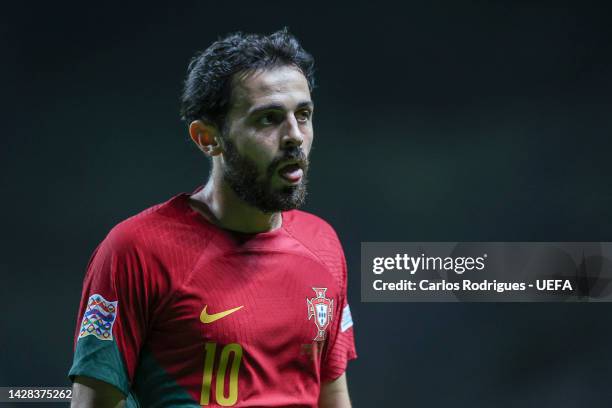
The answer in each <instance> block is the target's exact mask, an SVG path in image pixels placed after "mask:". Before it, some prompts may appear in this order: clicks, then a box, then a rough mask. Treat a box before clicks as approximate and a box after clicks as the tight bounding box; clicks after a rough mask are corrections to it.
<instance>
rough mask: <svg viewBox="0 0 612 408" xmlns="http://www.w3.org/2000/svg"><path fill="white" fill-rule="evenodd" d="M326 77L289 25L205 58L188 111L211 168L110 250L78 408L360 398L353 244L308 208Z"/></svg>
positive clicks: (223, 44)
mask: <svg viewBox="0 0 612 408" xmlns="http://www.w3.org/2000/svg"><path fill="white" fill-rule="evenodd" d="M313 81H314V78H313V59H312V57H311V56H310V55H309V54H308V53H306V52H305V51H304V50H303V49H302V47H301V46H300V45H299V43H298V42H297V40H296V39H295V38H294V37H293V36H291V35H290V34H289V33H288V32H287V31H286V30H282V31H279V32H276V33H274V34H271V35H269V36H259V35H242V34H240V33H238V34H234V35H231V36H228V37H226V38H224V39H222V40H219V41H217V42H215V43H214V44H212V45H211V46H210V47H209V48H208V49H207V50H206V51H204V52H203V53H201V54H199V55H196V57H195V58H194V59H193V60H192V61H191V63H190V65H189V69H188V76H187V80H186V82H185V90H184V94H183V99H182V102H183V103H182V114H183V118H184V119H185V120H186V122H187V123H188V124H189V134H190V136H191V139H192V140H193V142H194V143H195V144H196V145H197V147H198V148H199V149H200V150H201V151H202V152H203V153H204V154H205V155H206V156H208V157H209V158H211V162H212V171H211V174H210V177H209V179H208V182H207V183H206V185H205V186H204V187H203V188H201V189H199V190H197V191H196V192H194V193H193V194H192V195H189V194H180V195H178V196H176V197H174V198H172V199H171V200H169V201H167V202H165V203H163V204H159V205H157V206H155V207H152V208H150V209H148V210H146V211H144V212H142V213H140V214H138V215H136V216H134V217H132V218H129V219H128V220H126V221H124V222H122V223H120V224H119V225H117V226H116V227H115V228H114V229H113V230H112V231H111V232H110V233H109V235H108V236H107V237H106V239H105V240H104V241H103V242H102V243H101V244H100V245H99V246H98V248H97V249H96V251H95V253H94V255H93V257H92V259H91V261H90V263H89V266H88V271H87V274H86V277H85V282H84V288H83V296H82V300H81V306H80V313H79V318H78V321H77V330H76V340H75V357H74V363H73V366H72V368H71V370H70V374H69V375H70V378H71V379H72V380H73V381H74V392H73V399H72V406H77V407H121V406H126V405H127V406H138V404H140V405H141V406H147V407H177V406H180V407H199V406H209V407H218V406H237V407H238V406H240V407H246V406H257V407H272V406H274V407H286V406H296V407H297V406H300V407H315V406H320V407H343V408H344V407H350V402H349V397H348V389H347V385H346V376H345V373H344V372H345V369H346V365H347V361H348V360H350V359H353V358H355V357H356V354H355V349H354V341H353V329H352V320H351V316H350V310H349V308H348V304H347V299H346V265H345V261H344V255H343V252H342V248H341V246H340V243H339V241H338V238H337V236H336V234H335V232H334V231H333V229H332V228H331V227H330V226H329V225H328V224H326V223H325V222H324V221H322V220H321V219H319V218H317V217H315V216H313V215H310V214H307V213H305V212H301V211H297V210H295V208H297V207H299V206H300V205H301V204H302V203H303V202H304V199H305V195H306V177H307V174H308V165H309V162H308V155H309V152H310V149H311V146H312V141H313V128H312V114H313V103H312V100H311V97H310V91H311V89H312V87H313Z"/></svg>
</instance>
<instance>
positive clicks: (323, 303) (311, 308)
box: [306, 288, 334, 341]
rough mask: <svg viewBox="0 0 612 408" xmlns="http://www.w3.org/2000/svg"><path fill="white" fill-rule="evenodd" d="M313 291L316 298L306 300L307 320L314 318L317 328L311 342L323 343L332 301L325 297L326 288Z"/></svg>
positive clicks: (331, 311) (330, 314)
mask: <svg viewBox="0 0 612 408" xmlns="http://www.w3.org/2000/svg"><path fill="white" fill-rule="evenodd" d="M312 290H314V291H315V293H316V296H315V297H313V298H311V299H308V298H306V306H307V307H308V320H310V319H311V318H312V317H313V316H314V323H315V325H316V326H317V335H316V336H315V338H314V339H313V340H316V341H323V340H325V337H326V331H325V330H326V329H327V327H328V326H329V323H330V322H331V319H332V315H333V310H334V300H333V299H329V298H326V297H325V292H327V288H312Z"/></svg>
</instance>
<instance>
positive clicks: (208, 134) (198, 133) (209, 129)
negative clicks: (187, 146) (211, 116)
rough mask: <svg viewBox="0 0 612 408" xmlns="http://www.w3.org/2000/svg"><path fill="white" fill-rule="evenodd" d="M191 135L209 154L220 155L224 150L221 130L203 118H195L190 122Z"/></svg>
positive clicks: (202, 149)
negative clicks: (220, 141) (220, 138)
mask: <svg viewBox="0 0 612 408" xmlns="http://www.w3.org/2000/svg"><path fill="white" fill-rule="evenodd" d="M189 136H190V137H191V140H193V142H194V143H195V144H196V146H198V149H200V150H201V151H202V152H204V154H205V155H207V156H211V157H212V156H218V155H219V154H221V153H222V152H223V149H222V148H221V144H220V143H219V137H220V134H219V130H218V129H217V127H216V126H214V125H211V124H209V123H206V122H204V121H202V120H194V121H193V122H191V123H190V124H189Z"/></svg>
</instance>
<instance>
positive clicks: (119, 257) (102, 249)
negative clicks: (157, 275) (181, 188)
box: [94, 196, 209, 273]
mask: <svg viewBox="0 0 612 408" xmlns="http://www.w3.org/2000/svg"><path fill="white" fill-rule="evenodd" d="M179 199H180V196H176V197H173V198H172V199H170V200H168V201H166V202H164V203H160V204H157V205H154V206H152V207H149V208H147V209H145V210H143V211H141V212H140V213H138V214H136V215H134V216H132V217H129V218H127V219H126V220H124V221H122V222H120V223H118V224H117V225H115V226H114V227H113V228H112V229H111V230H110V232H109V233H108V235H107V236H106V237H105V238H104V240H103V241H102V242H101V243H100V245H99V246H98V248H97V249H96V252H95V254H94V258H98V259H99V261H103V262H105V263H108V261H110V260H112V261H113V262H115V263H117V262H119V263H128V264H130V265H132V266H137V267H138V269H141V270H142V271H143V272H146V271H149V272H150V270H151V269H153V270H165V271H177V270H178V271H183V270H185V269H188V267H189V264H190V263H191V262H195V259H194V257H195V256H197V255H198V254H199V253H201V250H202V248H204V247H205V246H206V244H207V243H208V240H209V237H208V235H209V234H206V230H205V229H203V228H201V226H198V225H197V224H196V223H194V222H193V219H192V218H190V215H189V213H188V212H187V211H186V210H185V208H183V207H182V206H181V204H180V203H177V200H179ZM198 227H200V228H198ZM99 261H98V262H99ZM173 273H174V272H173Z"/></svg>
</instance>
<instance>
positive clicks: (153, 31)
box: [0, 0, 612, 407]
mask: <svg viewBox="0 0 612 408" xmlns="http://www.w3.org/2000/svg"><path fill="white" fill-rule="evenodd" d="M87 3H88V5H87V6H77V7H74V6H73V7H63V8H62V7H61V6H59V4H58V3H57V2H48V4H33V3H24V5H23V6H13V7H12V8H11V9H7V8H4V10H2V12H1V13H0V15H1V17H0V21H1V23H2V24H1V27H2V28H1V34H0V38H1V43H0V44H1V47H2V48H1V50H2V53H1V55H2V57H1V58H2V59H1V61H2V63H1V67H0V72H1V74H2V75H1V78H2V91H1V92H2V98H1V100H2V102H1V103H2V121H1V124H0V130H1V135H2V145H1V146H2V147H1V149H0V155H1V156H0V158H1V163H0V166H1V175H2V204H1V205H2V208H1V210H2V231H3V234H2V242H1V248H2V252H1V257H0V268H1V277H2V281H1V285H0V299H1V302H2V312H1V313H0V316H1V317H0V319H1V326H0V330H1V332H0V334H1V335H0V349H1V351H0V385H15V386H24V385H44V386H59V385H65V384H67V382H68V380H67V379H66V373H67V371H68V368H69V366H70V363H71V353H72V345H73V331H74V325H75V322H76V313H77V307H78V301H79V297H80V293H81V283H82V278H83V274H84V270H85V266H86V263H87V261H88V258H89V256H90V254H91V252H92V251H93V249H94V248H95V246H96V245H97V243H98V242H99V241H101V240H102V239H103V238H104V236H105V234H106V233H107V232H108V230H109V229H110V228H111V227H112V226H113V225H114V224H116V223H117V222H119V221H121V220H122V219H124V218H126V217H128V216H130V215H132V214H134V213H136V212H138V211H140V210H142V209H144V208H146V207H148V206H151V205H153V204H156V203H158V202H161V201H165V200H166V199H168V198H169V197H171V196H173V195H175V194H176V193H178V192H183V191H192V190H193V189H195V188H196V187H197V186H198V185H199V184H202V183H204V182H205V180H206V177H207V171H208V167H207V166H208V163H207V160H206V159H204V158H203V157H202V156H201V155H200V154H198V151H197V150H196V149H195V148H194V147H193V146H192V145H191V144H190V142H189V141H188V136H187V132H186V127H185V125H184V124H183V123H182V122H180V120H179V115H178V99H179V95H180V91H181V84H182V81H183V78H184V75H185V71H186V67H187V63H188V61H189V59H190V57H191V56H192V55H193V53H194V52H195V51H197V50H201V49H204V48H206V47H207V46H208V45H209V44H210V43H211V42H212V41H214V40H215V39H217V37H218V36H220V35H223V34H226V33H228V32H231V31H235V30H242V31H247V32H263V33H269V32H272V31H275V30H277V29H279V28H281V27H282V26H284V25H287V26H289V28H290V30H291V31H292V32H293V33H294V34H295V35H296V36H297V37H298V38H299V39H300V40H301V42H302V44H303V46H304V47H305V48H306V49H307V50H308V51H310V52H311V53H312V54H313V55H314V56H315V58H316V61H317V82H318V87H317V89H316V90H315V92H314V94H313V97H314V99H315V102H316V105H317V111H316V114H315V143H314V151H313V155H312V171H311V178H310V181H311V182H310V186H311V188H310V196H309V201H308V204H307V206H306V210H308V211H311V212H314V213H316V214H318V215H320V216H321V217H323V218H325V219H327V220H328V221H330V222H331V223H332V225H334V226H335V228H336V230H337V231H338V234H339V235H340V237H341V240H342V242H343V244H344V247H345V251H346V255H347V260H348V265H349V270H350V273H351V274H350V275H349V280H350V287H349V291H350V295H349V296H350V300H351V308H352V310H353V315H354V318H355V322H356V339H357V349H358V353H359V359H358V360H356V361H354V362H352V363H350V366H349V370H348V378H349V386H350V391H351V395H352V398H353V402H354V405H355V406H356V407H362V406H364V407H365V406H371V405H372V404H375V403H378V404H380V405H379V406H392V407H400V406H433V407H442V406H448V405H450V404H452V405H454V406H466V407H467V406H475V407H488V406H502V407H506V406H507V407H516V406H522V407H526V406H532V407H536V406H537V407H541V406H556V407H585V406H586V407H590V406H600V405H607V404H606V402H607V403H608V404H609V401H610V400H611V399H612V386H611V385H610V384H611V381H612V361H611V360H612V351H611V349H610V345H611V344H612V324H610V320H612V318H611V313H612V306H611V305H608V304H588V303H572V304H457V303H453V304H408V303H406V304H398V303H393V304H391V303H387V304H385V303H379V304H373V303H367V304H366V303H360V294H359V272H358V271H359V251H360V242H361V241H470V240H472V241H611V240H612V219H611V217H610V213H611V212H612V186H611V183H610V179H611V176H612V166H610V160H609V157H610V152H611V148H612V141H611V136H612V116H611V114H612V112H611V107H612V104H611V92H612V77H611V72H612V71H611V69H612V49H611V40H612V36H611V34H612V25H611V23H610V21H611V18H610V17H612V14H611V13H610V9H609V8H608V7H604V6H602V5H601V4H596V3H588V4H587V3H584V2H574V3H573V4H572V3H559V2H548V3H543V2H531V1H529V2H528V1H513V2H511V1H508V2H485V1H479V2H458V1H450V0H449V1H444V2H440V1H435V2H422V3H425V4H407V3H406V4H402V5H393V4H392V3H389V4H384V3H382V2H367V3H366V2H354V3H352V4H344V5H338V4H336V3H335V2H332V1H328V2H327V4H324V5H317V4H313V3H309V2H304V3H299V2H284V3H280V2H279V3H271V2H259V3H257V4H255V3H254V2H253V3H252V4H251V5H250V6H247V5H245V4H241V3H234V2H229V1H226V2H215V4H214V5H213V3H212V2H203V1H201V2H175V6H174V7H171V6H169V5H168V6H166V7H157V6H154V5H153V4H142V5H138V6H137V5H119V4H114V5H112V6H110V5H106V4H99V5H95V6H92V5H89V2H87ZM104 3H105V2H104ZM602 4H604V3H602ZM20 406H23V405H20Z"/></svg>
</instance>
